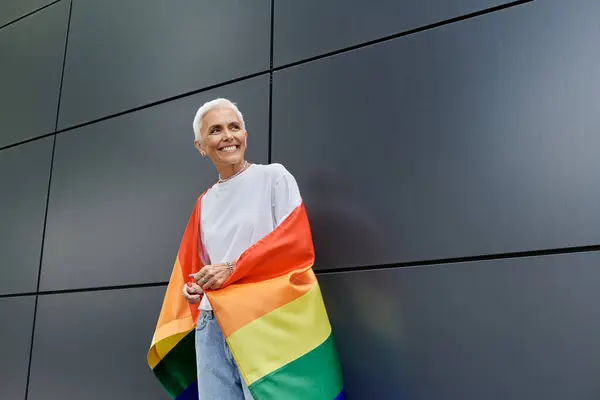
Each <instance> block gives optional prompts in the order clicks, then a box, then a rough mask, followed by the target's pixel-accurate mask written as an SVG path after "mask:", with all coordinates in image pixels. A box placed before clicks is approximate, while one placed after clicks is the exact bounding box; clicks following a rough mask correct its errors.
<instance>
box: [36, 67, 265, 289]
mask: <svg viewBox="0 0 600 400" xmlns="http://www.w3.org/2000/svg"><path fill="white" fill-rule="evenodd" d="M222 96H223V97H227V98H230V99H232V100H233V101H235V102H237V103H238V105H239V107H240V109H241V111H242V112H243V113H244V116H245V118H244V119H245V121H246V124H247V128H248V132H249V138H248V144H249V145H248V158H249V159H250V160H251V161H254V162H258V163H266V162H267V156H268V128H269V76H268V75H262V76H259V77H257V78H254V79H250V80H245V81H242V82H239V83H235V84H232V85H228V86H225V87H221V88H219V89H214V90H211V91H209V92H203V93H201V94H198V95H195V96H191V97H186V98H182V99H179V100H176V101H173V102H170V103H165V104H162V105H159V106H156V107H152V108H148V109H144V110H141V111H138V112H135V113H131V114H127V115H124V116H121V117H117V118H114V119H110V120H107V121H104V122H100V123H97V124H93V125H90V126H86V127H83V128H79V129H76V130H74V131H69V132H65V133H62V134H60V135H59V136H58V138H57V142H56V153H55V163H54V170H53V177H52V187H51V189H50V204H49V210H48V222H47V228H46V232H47V234H46V241H45V247H44V260H43V267H42V277H41V288H42V289H44V290H48V289H68V288H78V287H95V286H105V285H109V286H110V285H121V284H132V283H142V282H156V281H159V282H160V281H166V280H168V279H169V276H170V271H171V269H172V267H173V262H174V261H175V256H176V254H177V250H178V248H179V243H180V241H181V236H182V234H183V230H184V228H185V225H186V224H187V221H188V218H189V216H190V213H191V211H192V208H193V205H194V201H195V200H196V198H197V197H198V196H199V195H200V194H201V193H202V192H203V191H204V190H206V189H207V188H208V186H209V185H211V184H213V183H215V181H216V177H217V173H216V170H215V169H214V167H213V165H212V163H211V162H210V161H209V160H208V159H206V160H204V159H202V157H200V154H198V152H197V151H196V149H195V148H194V147H193V140H194V134H193V131H192V120H193V118H194V115H195V113H196V111H197V109H198V107H200V106H201V105H202V103H203V102H205V101H208V100H210V99H213V98H215V97H222Z"/></svg>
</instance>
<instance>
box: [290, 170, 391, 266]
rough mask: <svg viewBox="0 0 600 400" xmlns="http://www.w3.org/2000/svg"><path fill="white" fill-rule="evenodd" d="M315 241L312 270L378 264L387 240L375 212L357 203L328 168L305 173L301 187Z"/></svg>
mask: <svg viewBox="0 0 600 400" xmlns="http://www.w3.org/2000/svg"><path fill="white" fill-rule="evenodd" d="M302 189H303V192H304V193H306V195H305V196H304V197H305V198H306V200H307V204H306V209H307V213H308V218H309V220H310V225H311V230H312V234H313V241H314V244H315V254H316V261H315V269H316V270H323V269H327V270H331V269H337V268H348V267H360V266H366V265H373V264H379V263H380V260H381V255H382V254H385V252H384V251H383V249H384V248H383V246H384V245H385V243H386V242H387V240H386V239H385V238H384V237H383V231H382V230H381V229H379V228H378V221H377V220H376V218H377V213H375V212H372V211H371V210H370V207H369V205H367V204H361V203H360V202H359V201H358V200H357V199H358V197H359V196H355V195H354V192H355V190H357V189H355V188H353V187H352V184H351V182H348V181H345V180H344V177H343V176H341V175H339V174H335V173H332V172H331V171H319V173H318V174H317V173H314V174H311V175H309V177H308V179H307V181H306V183H305V185H304V186H303V188H302Z"/></svg>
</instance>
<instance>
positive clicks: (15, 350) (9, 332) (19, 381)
mask: <svg viewBox="0 0 600 400" xmlns="http://www.w3.org/2000/svg"><path fill="white" fill-rule="evenodd" d="M34 305H35V297H33V296H27V297H9V298H3V299H0V343H2V349H1V350H0V357H1V360H2V361H1V362H0V398H1V399H3V400H13V399H18V400H21V399H23V398H25V387H26V386H27V368H28V367H29V346H30V345H31V330H32V328H33V308H34Z"/></svg>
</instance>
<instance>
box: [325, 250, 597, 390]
mask: <svg viewBox="0 0 600 400" xmlns="http://www.w3.org/2000/svg"><path fill="white" fill-rule="evenodd" d="M599 265H600V253H580V254H569V255H561V256H552V257H539V258H523V259H509V260H504V261H488V262H479V263H465V264H454V265H440V266H430V267H418V268H400V269H389V270H379V271H364V272H356V271H355V272H346V273H333V274H327V275H320V276H319V281H320V284H321V287H322V290H323V296H324V299H325V303H326V305H327V311H328V314H329V316H330V318H331V323H332V326H333V333H334V336H335V341H336V344H337V346H338V350H339V353H340V359H341V362H342V365H343V372H344V378H345V385H346V390H347V392H348V397H349V398H352V399H368V398H372V397H373V394H374V393H377V396H376V398H378V399H411V400H421V399H422V400H437V399H451V400H454V399H456V400H458V399H460V400H480V399H485V400H506V399H511V400H530V399H544V400H565V399H573V400H596V399H598V398H599V396H600V381H599V380H598V376H599V374H600V335H599V334H598V333H599V332H600V319H599V318H598V303H599V302H600V292H599V291H598V287H600V268H599Z"/></svg>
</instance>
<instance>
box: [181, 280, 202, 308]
mask: <svg viewBox="0 0 600 400" xmlns="http://www.w3.org/2000/svg"><path fill="white" fill-rule="evenodd" d="M203 294H204V291H203V290H202V288H201V287H200V286H198V285H197V284H195V283H193V284H190V283H185V284H184V285H183V297H184V298H185V301H187V302H188V303H189V304H195V303H197V302H199V301H200V299H201V298H202V295H203Z"/></svg>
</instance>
